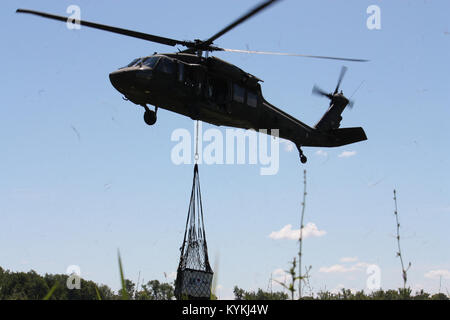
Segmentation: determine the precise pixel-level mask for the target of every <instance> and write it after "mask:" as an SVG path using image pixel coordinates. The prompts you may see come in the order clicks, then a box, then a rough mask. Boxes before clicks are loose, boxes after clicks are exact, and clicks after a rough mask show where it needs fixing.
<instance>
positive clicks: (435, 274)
mask: <svg viewBox="0 0 450 320" xmlns="http://www.w3.org/2000/svg"><path fill="white" fill-rule="evenodd" d="M440 277H442V278H444V279H450V270H445V269H439V270H431V271H428V272H427V273H425V278H429V279H439V278H440Z"/></svg>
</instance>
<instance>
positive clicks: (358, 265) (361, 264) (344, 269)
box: [319, 262, 370, 273]
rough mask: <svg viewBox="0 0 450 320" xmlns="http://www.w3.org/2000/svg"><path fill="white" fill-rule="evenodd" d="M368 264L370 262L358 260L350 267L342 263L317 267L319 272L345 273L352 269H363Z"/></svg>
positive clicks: (352, 270)
mask: <svg viewBox="0 0 450 320" xmlns="http://www.w3.org/2000/svg"><path fill="white" fill-rule="evenodd" d="M368 266H370V263H366V262H358V263H356V264H354V265H352V266H350V267H346V266H344V265H342V264H335V265H332V266H331V267H321V268H320V269H319V272H322V273H347V272H354V271H361V270H364V269H365V268H367V267H368Z"/></svg>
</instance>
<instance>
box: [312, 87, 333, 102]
mask: <svg viewBox="0 0 450 320" xmlns="http://www.w3.org/2000/svg"><path fill="white" fill-rule="evenodd" d="M312 93H313V94H316V95H319V96H325V97H328V98H330V99H331V95H330V94H329V93H328V92H325V91H323V90H322V89H320V88H319V87H318V86H316V85H314V87H313V89H312Z"/></svg>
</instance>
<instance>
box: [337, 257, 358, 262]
mask: <svg viewBox="0 0 450 320" xmlns="http://www.w3.org/2000/svg"><path fill="white" fill-rule="evenodd" d="M340 261H341V262H356V261H358V258H357V257H344V258H341V259H340Z"/></svg>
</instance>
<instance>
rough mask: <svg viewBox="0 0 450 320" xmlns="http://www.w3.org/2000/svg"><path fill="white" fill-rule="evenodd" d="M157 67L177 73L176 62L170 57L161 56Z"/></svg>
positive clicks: (163, 70) (162, 70)
mask: <svg viewBox="0 0 450 320" xmlns="http://www.w3.org/2000/svg"><path fill="white" fill-rule="evenodd" d="M157 69H158V70H159V71H161V72H165V73H170V74H173V73H175V64H174V62H173V61H172V60H170V59H167V58H161V61H160V62H159V64H158V68H157Z"/></svg>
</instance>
